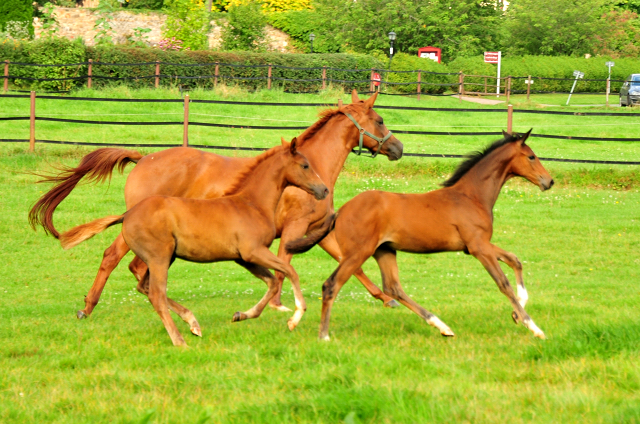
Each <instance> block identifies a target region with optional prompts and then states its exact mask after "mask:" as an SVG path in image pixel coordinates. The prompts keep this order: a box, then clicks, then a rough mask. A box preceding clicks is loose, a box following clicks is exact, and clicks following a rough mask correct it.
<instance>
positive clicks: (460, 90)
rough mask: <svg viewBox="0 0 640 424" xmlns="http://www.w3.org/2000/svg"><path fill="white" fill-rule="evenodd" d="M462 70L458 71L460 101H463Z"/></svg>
mask: <svg viewBox="0 0 640 424" xmlns="http://www.w3.org/2000/svg"><path fill="white" fill-rule="evenodd" d="M462 78H463V77H462V71H460V72H459V73H458V103H462Z"/></svg>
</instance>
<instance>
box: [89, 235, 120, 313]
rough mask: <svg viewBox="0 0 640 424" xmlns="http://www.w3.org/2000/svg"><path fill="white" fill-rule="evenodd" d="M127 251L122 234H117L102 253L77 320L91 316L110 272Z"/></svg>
mask: <svg viewBox="0 0 640 424" xmlns="http://www.w3.org/2000/svg"><path fill="white" fill-rule="evenodd" d="M128 251H129V246H127V243H126V242H125V241H124V238H123V237H122V233H120V234H118V237H117V238H116V239H115V240H114V242H113V243H111V246H109V247H108V248H107V250H105V251H104V255H103V256H102V262H101V263H100V269H99V270H98V274H97V275H96V278H95V280H94V281H93V285H92V286H91V289H90V290H89V293H87V295H86V296H85V297H84V309H83V310H81V311H78V313H77V317H78V319H82V318H87V317H89V315H91V312H92V311H93V308H95V307H96V305H97V304H98V301H99V300H100V296H101V295H102V290H103V289H104V286H105V284H107V279H108V278H109V275H111V272H113V270H114V269H115V267H116V266H118V264H119V263H120V261H121V260H122V258H123V257H124V255H126V254H127V252H128Z"/></svg>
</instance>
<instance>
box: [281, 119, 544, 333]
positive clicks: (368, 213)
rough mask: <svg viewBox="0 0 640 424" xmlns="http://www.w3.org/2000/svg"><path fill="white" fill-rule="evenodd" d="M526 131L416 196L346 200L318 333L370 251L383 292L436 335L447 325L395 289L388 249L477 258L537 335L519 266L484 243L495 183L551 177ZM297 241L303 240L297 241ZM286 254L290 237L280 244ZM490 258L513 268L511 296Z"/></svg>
mask: <svg viewBox="0 0 640 424" xmlns="http://www.w3.org/2000/svg"><path fill="white" fill-rule="evenodd" d="M530 133H531V131H529V132H528V133H526V134H522V135H518V134H514V135H509V134H506V133H505V137H504V139H502V140H499V141H496V142H495V143H493V144H492V145H490V146H489V147H487V148H486V149H485V150H484V151H483V152H478V153H475V154H472V155H470V156H468V157H467V159H466V161H464V162H462V164H461V165H460V166H459V167H458V168H457V169H456V171H455V172H454V174H453V176H452V177H451V178H449V179H448V180H447V181H445V182H444V183H443V184H442V185H443V186H444V188H441V189H439V190H435V191H431V192H428V193H424V194H399V193H389V192H384V191H367V192H364V193H361V194H359V195H357V196H356V197H354V198H353V199H351V200H350V201H348V202H347V203H346V204H345V205H344V206H343V207H342V208H341V209H340V211H339V212H338V214H337V218H336V221H335V228H334V230H333V233H332V234H333V235H334V236H335V239H336V241H337V243H338V245H339V247H340V251H341V252H342V254H343V257H342V259H341V260H340V265H339V266H338V268H337V269H336V270H335V272H334V273H333V274H332V275H331V276H330V277H329V279H327V281H326V282H325V283H324V285H323V286H322V317H321V324H320V338H321V339H325V340H329V316H330V313H331V306H332V304H333V301H334V299H335V297H336V296H337V294H338V292H339V291H340V289H341V288H342V286H343V285H344V284H345V282H346V281H347V280H348V279H349V277H350V276H351V275H352V274H353V273H354V271H355V270H356V269H358V268H359V267H360V266H361V265H362V264H363V263H364V261H365V260H367V259H368V258H369V257H371V256H373V257H374V258H375V260H376V261H377V263H378V266H379V267H380V272H381V273H382V284H383V289H384V292H385V293H386V294H387V295H389V296H391V297H393V298H394V299H396V300H398V301H399V302H400V303H402V304H403V305H405V306H406V307H407V308H409V309H411V310H412V311H413V312H415V313H416V314H418V315H419V316H421V317H422V318H423V319H425V320H426V321H427V323H429V324H430V325H432V326H434V327H436V328H438V329H439V330H440V333H441V334H442V335H444V336H453V335H454V334H453V332H452V331H451V329H450V328H449V327H448V326H447V325H446V324H444V323H443V322H442V321H440V319H438V317H436V316H435V315H433V314H432V313H431V312H429V311H427V310H425V309H424V308H422V307H421V306H420V305H418V304H417V303H416V302H415V301H413V299H411V297H409V296H407V294H406V293H405V292H404V291H403V290H402V287H401V286H400V280H399V277H398V265H397V262H396V251H398V250H400V251H403V252H412V253H435V252H455V251H464V252H465V253H467V254H471V255H473V256H474V257H475V258H476V259H478V260H479V261H480V262H481V263H482V265H484V267H485V269H486V270H487V271H488V272H489V274H490V275H491V277H493V279H494V280H495V282H496V283H497V284H498V288H499V289H500V291H501V292H502V293H503V294H504V295H505V296H507V298H508V299H509V301H511V304H512V306H513V309H514V312H513V314H512V317H513V319H514V321H515V322H516V323H518V322H522V323H523V324H524V325H525V326H526V327H527V328H528V329H529V330H531V331H532V332H533V334H534V335H535V336H536V337H540V338H544V333H543V332H542V331H541V330H540V329H539V328H538V327H537V326H536V325H535V324H534V322H533V320H532V319H531V318H530V317H529V315H527V313H526V312H525V310H524V306H525V303H526V302H527V299H528V296H527V291H526V290H525V287H524V283H523V280H522V264H521V263H520V261H519V260H518V258H517V257H516V256H515V255H514V254H513V253H510V252H507V251H505V250H502V249H501V248H499V247H498V246H496V245H493V244H491V236H492V233H493V206H494V204H495V202H496V200H497V199H498V194H499V193H500V189H501V188H502V185H503V184H504V183H505V181H507V180H508V179H510V178H512V177H515V176H521V177H524V178H526V179H527V180H529V181H531V182H532V183H533V184H535V185H537V186H538V187H540V190H542V191H544V190H548V189H549V188H551V186H552V185H553V179H552V178H551V176H550V175H549V173H548V172H547V171H546V170H545V169H544V167H543V166H542V164H541V163H540V161H539V160H538V158H537V157H536V155H535V154H534V153H533V151H532V150H531V148H530V147H529V146H527V145H526V144H525V141H526V139H527V137H528V136H529V134H530ZM303 240H304V239H303ZM287 249H291V250H292V251H294V252H299V251H301V250H304V248H303V249H298V248H297V246H296V242H292V243H290V244H289V245H288V246H287ZM498 261H502V262H504V263H506V264H507V265H509V266H510V267H511V268H512V269H513V270H514V272H515V275H516V281H517V284H518V296H517V297H516V295H515V294H514V292H513V289H512V288H511V286H510V285H509V281H508V280H507V277H506V276H505V275H504V273H503V272H502V270H501V269H500V266H499V264H498Z"/></svg>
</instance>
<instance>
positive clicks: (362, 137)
mask: <svg viewBox="0 0 640 424" xmlns="http://www.w3.org/2000/svg"><path fill="white" fill-rule="evenodd" d="M343 113H344V114H345V115H346V116H347V118H349V119H351V122H353V123H354V124H355V126H356V128H357V129H358V131H359V132H360V140H359V141H358V151H356V149H353V153H355V154H356V155H358V156H360V155H361V154H362V142H363V141H364V136H365V135H368V136H369V137H371V138H372V139H374V140H375V141H377V142H378V149H377V150H376V151H375V152H373V153H371V157H372V158H375V157H376V156H378V152H380V149H381V148H382V145H383V144H384V143H385V142H386V141H387V140H389V138H390V137H391V136H392V135H393V134H392V133H391V131H389V132H388V133H387V135H385V136H384V137H382V138H380V137H377V136H375V135H373V134H371V133H370V132H369V131H367V130H365V129H364V128H362V127H361V126H360V124H358V121H356V120H355V118H354V117H353V116H351V114H349V113H347V112H343Z"/></svg>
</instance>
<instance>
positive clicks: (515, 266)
mask: <svg viewBox="0 0 640 424" xmlns="http://www.w3.org/2000/svg"><path fill="white" fill-rule="evenodd" d="M492 246H493V248H494V249H495V251H496V253H497V254H498V260H499V261H502V262H504V263H505V264H507V265H508V266H509V267H511V269H512V270H513V272H514V274H515V275H516V288H517V291H518V295H517V296H516V297H517V299H518V302H519V303H520V305H522V307H523V308H524V306H525V305H526V304H527V300H529V294H528V293H527V289H526V288H525V287H524V279H523V278H522V264H521V263H520V260H519V259H518V257H517V256H516V255H514V254H513V253H511V252H507V251H506V250H503V249H501V248H499V247H498V246H496V245H492Z"/></svg>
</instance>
